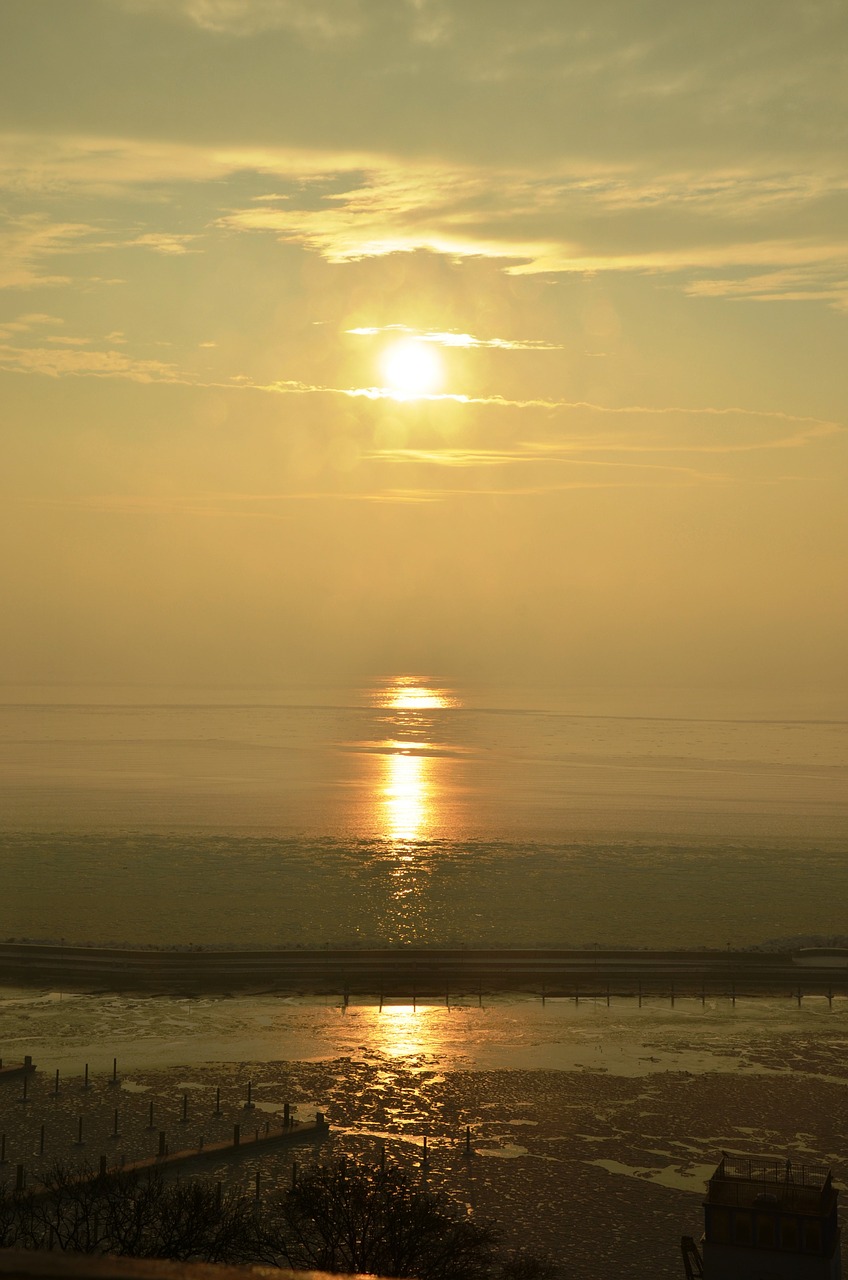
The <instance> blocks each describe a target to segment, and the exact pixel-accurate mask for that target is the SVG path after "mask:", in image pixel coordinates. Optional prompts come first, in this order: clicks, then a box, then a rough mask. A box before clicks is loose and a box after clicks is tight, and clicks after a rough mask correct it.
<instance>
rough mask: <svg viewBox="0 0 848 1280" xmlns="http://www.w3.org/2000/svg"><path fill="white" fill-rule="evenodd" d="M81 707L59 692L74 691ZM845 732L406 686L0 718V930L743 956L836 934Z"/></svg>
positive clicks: (181, 939)
mask: <svg viewBox="0 0 848 1280" xmlns="http://www.w3.org/2000/svg"><path fill="white" fill-rule="evenodd" d="M83 695H84V696H83ZM846 783H848V724H846V723H845V722H839V721H832V722H828V721H823V720H801V719H795V720H774V719H765V718H758V719H748V720H743V719H721V718H706V717H701V718H692V719H681V718H674V717H671V716H656V717H645V716H639V715H627V716H620V715H619V716H614V715H608V714H607V715H593V714H589V713H588V712H586V711H585V710H581V711H580V712H579V713H578V712H576V711H575V710H574V708H573V707H570V706H569V705H568V704H567V703H564V702H563V701H562V700H560V701H559V702H558V703H555V701H554V699H552V698H550V699H546V698H545V697H544V696H539V695H537V696H535V697H533V698H529V697H522V696H521V695H520V694H519V693H518V692H515V693H514V694H513V695H512V696H508V695H507V694H504V693H500V694H499V695H498V696H497V697H492V696H491V695H490V694H487V693H486V692H485V691H480V690H477V691H469V690H463V689H458V688H455V687H451V686H449V685H447V684H446V683H445V682H440V681H436V680H430V679H425V678H417V677H405V678H397V679H392V680H386V681H384V682H380V683H378V684H375V685H374V686H373V687H371V688H368V689H358V690H324V691H320V692H316V691H310V692H309V693H308V694H306V695H304V693H302V692H292V691H279V690H277V691H274V690H270V691H251V692H250V695H249V697H247V696H246V695H245V693H244V691H236V692H235V693H229V694H225V695H222V694H220V693H218V694H217V695H204V694H198V693H197V692H192V693H191V694H186V695H184V696H182V697H179V698H176V699H175V697H174V694H173V692H170V693H169V694H168V695H167V697H165V696H163V697H161V698H156V697H155V696H151V695H150V694H147V693H144V692H142V693H141V694H140V693H139V691H138V690H135V691H132V690H130V691H114V690H85V691H80V690H71V691H64V690H63V691H56V692H55V694H52V695H51V694H48V695H45V693H44V691H40V692H39V693H38V696H37V697H35V696H33V697H31V698H29V699H27V698H26V697H25V696H23V695H20V694H17V695H16V696H15V697H11V696H10V697H9V700H8V701H7V703H6V705H5V706H3V708H2V729H0V812H2V820H1V821H2V827H0V868H2V875H3V882H4V885H5V886H6V887H7V891H6V892H5V893H4V894H3V895H2V899H0V936H7V937H24V936H26V937H38V938H51V939H52V938H65V939H66V940H69V941H70V940H74V941H86V940H91V941H101V942H102V941H130V942H133V943H155V944H175V943H186V944H187V943H194V944H206V945H213V944H218V945H226V944H230V945H236V944H238V945H252V944H253V945H268V944H280V945H288V944H292V945H312V944H325V943H329V944H333V945H337V944H344V943H351V942H360V943H363V944H365V943H380V944H389V945H391V944H403V943H414V942H420V943H425V944H428V945H438V944H441V943H457V942H467V943H469V944H470V945H504V946H515V945H533V944H539V945H546V946H555V945H569V944H572V945H583V944H591V943H593V942H600V943H604V944H610V945H630V946H638V945H649V946H680V945H684V946H685V945H718V946H724V945H725V944H726V943H727V942H730V943H731V944H732V945H745V944H750V943H756V942H760V941H763V940H766V939H773V938H784V937H791V936H807V935H829V934H836V933H839V932H840V931H841V930H842V929H844V919H843V918H842V913H841V911H840V905H839V904H840V903H841V902H844V901H845V900H846V896H848V857H846V833H848V785H846Z"/></svg>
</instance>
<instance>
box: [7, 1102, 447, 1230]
mask: <svg viewBox="0 0 848 1280" xmlns="http://www.w3.org/2000/svg"><path fill="white" fill-rule="evenodd" d="M318 1118H319V1119H321V1120H323V1117H322V1116H320V1113H319V1117H318ZM268 1129H269V1122H267V1121H266V1123H265V1133H266V1134H267V1133H268ZM80 1133H82V1117H80ZM259 1136H260V1131H259V1129H258V1128H257V1129H256V1137H255V1140H256V1141H257V1142H258V1141H259ZM2 1138H3V1153H4V1160H3V1162H4V1163H5V1139H6V1135H5V1134H3V1135H2ZM231 1145H232V1146H233V1147H238V1146H240V1145H241V1129H240V1126H239V1125H237V1124H236V1125H233V1141H232V1144H231ZM41 1150H42V1152H43V1150H44V1126H43V1125H42V1128H41ZM202 1153H203V1139H202V1138H201V1140H200V1146H199V1148H198V1150H197V1152H185V1153H183V1154H184V1155H185V1156H186V1158H187V1159H188V1158H191V1156H192V1155H200V1154H202ZM168 1154H169V1152H168V1142H167V1134H166V1133H165V1132H164V1131H163V1130H160V1132H159V1151H158V1155H157V1157H156V1160H157V1161H158V1160H164V1159H165V1158H166V1157H167V1156H168ZM465 1154H466V1156H470V1155H471V1126H470V1125H466V1126H465ZM429 1161H430V1153H429V1151H428V1148H427V1135H426V1133H425V1134H424V1138H423V1144H422V1148H421V1164H422V1166H424V1167H426V1166H427V1165H428V1164H429ZM154 1164H155V1162H154ZM141 1165H142V1166H143V1167H147V1168H150V1167H153V1166H152V1165H151V1164H150V1163H148V1162H144V1161H142V1162H141ZM132 1167H133V1166H131V1165H130V1166H128V1165H126V1163H125V1161H124V1157H123V1156H122V1157H121V1160H120V1163H119V1164H118V1165H112V1166H111V1167H110V1165H109V1161H108V1157H107V1156H105V1155H101V1156H100V1161H99V1165H98V1169H97V1173H96V1174H94V1175H92V1176H94V1177H99V1178H106V1177H108V1176H109V1175H110V1174H115V1173H122V1172H124V1171H126V1170H128V1169H130V1168H132ZM136 1167H139V1166H136ZM380 1167H381V1169H382V1170H384V1171H385V1168H386V1146H385V1143H383V1145H382V1147H381V1150H380ZM297 1176H298V1164H297V1161H296V1160H292V1172H291V1185H292V1190H294V1188H295V1187H296V1186H297ZM253 1180H254V1188H255V1197H256V1200H257V1201H258V1200H259V1199H260V1196H261V1170H260V1169H256V1171H255V1173H254V1179H253ZM215 1186H216V1198H217V1204H218V1208H220V1207H221V1183H220V1182H217V1183H216V1184H215ZM25 1190H26V1166H25V1165H24V1164H22V1163H20V1164H16V1165H15V1194H16V1195H22V1194H23V1193H24V1191H25Z"/></svg>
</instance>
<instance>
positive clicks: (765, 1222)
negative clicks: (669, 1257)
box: [684, 1155, 842, 1280]
mask: <svg viewBox="0 0 848 1280" xmlns="http://www.w3.org/2000/svg"><path fill="white" fill-rule="evenodd" d="M838 1195H839V1193H838V1192H837V1190H836V1188H835V1187H834V1185H833V1177H832V1175H831V1171H830V1170H829V1169H827V1168H825V1167H824V1166H822V1165H793V1164H792V1163H791V1161H789V1160H785V1161H783V1160H764V1159H759V1158H748V1157H742V1156H729V1155H723V1156H722V1159H721V1162H720V1163H719V1165H718V1167H717V1169H716V1171H715V1173H714V1174H713V1175H712V1177H711V1178H710V1180H709V1183H708V1184H707V1198H706V1200H705V1201H704V1237H703V1242H702V1248H703V1257H702V1258H701V1256H700V1255H699V1254H698V1251H697V1249H695V1247H694V1245H693V1244H692V1242H691V1241H689V1246H690V1248H689V1250H688V1261H687V1245H686V1242H685V1241H684V1263H685V1264H686V1270H687V1274H688V1275H691V1276H697V1275H702V1276H703V1277H704V1280H840V1277H841V1275H842V1269H841V1262H840V1247H839V1223H838V1219H837V1200H838Z"/></svg>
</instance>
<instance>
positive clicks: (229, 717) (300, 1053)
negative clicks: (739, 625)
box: [0, 673, 848, 1280]
mask: <svg viewBox="0 0 848 1280" xmlns="http://www.w3.org/2000/svg"><path fill="white" fill-rule="evenodd" d="M0 702H2V707H0V938H8V939H16V940H24V939H28V940H32V941H36V940H38V941H60V940H64V941H65V942H67V943H96V944H107V943H113V944H114V943H116V944H121V943H125V944H131V945H133V946H138V947H163V946H167V947H219V948H228V947H233V948H235V947H239V948H243V947H268V946H274V947H312V946H319V947H336V946H357V945H359V946H375V945H376V946H384V947H389V948H393V947H399V948H402V947H407V946H421V947H439V946H469V947H474V946H480V947H483V946H485V947H506V948H508V947H528V946H541V947H569V946H578V947H580V946H583V947H589V948H591V947H594V946H601V947H628V948H630V947H648V948H663V947H669V948H678V947H693V948H698V947H709V948H720V949H725V948H731V949H732V948H748V947H766V948H777V947H787V946H792V947H794V946H802V945H816V944H818V945H823V944H834V945H848V936H846V935H848V912H846V905H845V904H846V903H848V785H846V784H847V783H848V717H842V718H840V717H839V716H838V715H835V714H829V713H828V712H829V708H828V706H827V700H826V699H824V700H820V701H819V702H818V703H811V701H810V700H809V699H807V700H805V699H799V700H798V702H797V704H794V705H788V704H786V703H783V704H781V705H780V706H779V707H777V708H775V705H774V703H773V702H772V701H770V700H769V699H764V700H762V701H757V700H749V701H748V702H747V703H746V704H741V703H740V699H739V698H738V697H737V696H730V695H728V696H727V697H724V698H723V697H722V696H720V695H717V694H716V693H715V691H711V692H709V693H707V692H703V693H700V694H698V693H694V694H690V695H688V696H687V697H685V698H683V697H681V695H680V692H679V691H670V692H668V693H666V694H665V695H663V694H662V693H661V692H660V693H658V692H657V691H649V690H643V691H635V692H634V691H632V690H630V691H627V693H626V695H625V694H620V695H619V694H614V692H613V691H610V690H598V691H590V690H585V689H584V690H580V691H570V692H569V691H568V690H566V691H562V690H560V691H552V690H550V689H546V688H541V689H540V688H533V687H531V686H527V687H521V688H518V687H516V688H511V689H503V688H499V689H493V688H490V687H485V686H482V685H471V684H468V683H465V684H463V683H461V682H458V681H452V680H451V679H449V678H447V677H445V676H440V675H438V674H434V673H418V674H416V673H413V674H408V673H401V674H394V673H389V674H387V675H385V676H382V677H380V678H375V679H373V680H369V681H364V682H362V683H361V684H359V685H350V686H345V687H334V688H326V687H325V688H317V687H309V688H306V687H297V688H293V687H276V688H266V687H262V688H259V687H256V688H249V689H245V688H237V689H236V688H233V689H199V688H191V689H186V688H179V689H176V688H140V687H132V688H117V687H107V686H86V687H83V686H76V687H60V686H53V687H49V688H47V687H40V688H21V687H14V688H13V687H11V686H7V687H6V689H5V691H4V690H0ZM846 1043H848V998H846V997H845V996H843V995H842V994H841V991H840V990H837V991H836V993H835V994H834V995H833V997H832V998H831V999H828V998H827V997H826V996H824V995H818V996H808V995H802V994H801V993H800V992H797V993H796V992H794V991H786V992H784V993H776V994H773V995H770V996H768V997H759V998H752V997H749V996H745V995H744V994H740V995H739V996H738V997H737V998H735V999H732V998H731V997H730V996H710V997H706V996H704V997H702V998H701V999H693V998H691V997H686V998H679V997H678V998H677V999H676V1000H675V999H673V998H671V999H669V997H668V996H662V995H661V994H652V995H651V996H646V997H645V999H644V1000H639V1001H637V1000H636V998H635V997H634V998H625V997H616V996H613V997H612V998H609V997H607V998H603V997H602V996H599V995H594V996H591V997H589V996H585V997H582V998H578V999H567V1000H566V999H550V998H543V997H542V996H541V995H540V993H535V994H534V993H531V992H528V993H524V994H521V993H513V994H511V995H502V994H498V993H497V992H478V993H474V994H471V995H469V994H468V993H461V992H455V993H448V992H446V993H445V995H444V998H443V999H433V998H432V997H431V998H430V999H429V1000H425V1001H422V1000H415V999H414V998H410V999H395V1000H392V1001H385V1002H381V1001H380V1000H379V999H378V997H377V996H376V995H375V996H373V997H370V996H368V995H360V996H357V997H356V998H353V999H351V1000H349V1001H348V1000H345V999H344V998H343V997H342V995H341V993H340V994H339V995H338V996H333V995H322V996H317V995H309V994H299V995H291V994H283V993H276V992H256V993H252V994H247V993H244V992H239V991H233V992H222V993H220V994H218V995H216V996H211V995H203V996H195V997H189V996H185V995H182V996H173V995H168V994H167V993H162V994H157V995H155V996H140V995H138V994H132V993H122V992H119V991H98V990H91V991H72V992H69V991H65V990H62V989H61V984H58V989H46V988H45V989H38V988H21V989H13V988H5V989H4V988H0V1055H2V1056H3V1058H4V1060H5V1061H6V1062H9V1061H14V1060H16V1059H17V1060H19V1059H21V1058H22V1057H23V1055H24V1054H25V1053H30V1054H32V1055H33V1057H34V1059H35V1061H36V1063H37V1065H38V1071H37V1072H36V1075H35V1077H34V1079H33V1084H32V1086H31V1096H30V1102H31V1105H30V1106H29V1107H21V1106H20V1104H19V1100H18V1098H17V1093H15V1095H14V1096H13V1095H12V1093H11V1092H10V1086H9V1085H8V1084H7V1083H4V1085H3V1087H2V1089H0V1129H2V1131H3V1133H4V1134H5V1135H6V1138H5V1141H6V1148H5V1150H6V1158H7V1161H8V1162H9V1163H8V1165H7V1171H8V1170H9V1169H12V1168H14V1167H15V1166H16V1164H17V1163H18V1162H20V1163H23V1164H25V1166H26V1169H27V1170H28V1172H27V1177H31V1178H35V1179H37V1178H38V1176H39V1172H40V1170H41V1166H42V1165H43V1164H45V1162H47V1163H49V1162H50V1161H51V1160H54V1159H56V1158H59V1159H62V1160H66V1161H69V1160H70V1161H76V1162H79V1161H81V1160H85V1159H86V1158H88V1159H93V1158H94V1155H96V1153H97V1152H100V1153H101V1154H102V1153H103V1152H106V1154H107V1156H108V1158H109V1159H113V1158H118V1155H119V1154H120V1155H121V1156H126V1158H127V1159H136V1158H141V1157H144V1156H149V1155H152V1154H155V1143H156V1141H157V1140H158V1133H159V1132H160V1131H166V1132H167V1133H168V1135H169V1138H168V1140H169V1142H170V1141H174V1142H176V1141H179V1142H180V1143H181V1144H188V1145H191V1144H197V1143H199V1142H201V1141H203V1140H207V1141H208V1140H210V1139H216V1140H217V1139H220V1138H223V1137H226V1136H227V1133H231V1132H232V1125H233V1123H240V1124H242V1125H244V1124H247V1122H248V1121H247V1116H248V1113H247V1112H246V1111H245V1110H244V1099H245V1095H246V1090H247V1088H248V1085H250V1087H251V1088H252V1090H253V1098H254V1100H255V1107H254V1110H253V1111H252V1112H251V1113H249V1115H250V1123H251V1124H252V1123H254V1122H255V1123H256V1124H257V1126H258V1125H261V1124H262V1123H274V1122H276V1121H277V1120H278V1119H279V1117H280V1116H281V1114H282V1111H283V1107H284V1105H285V1104H286V1103H289V1104H290V1105H291V1107H292V1108H293V1114H295V1115H297V1116H298V1117H299V1118H309V1117H310V1116H311V1115H313V1114H314V1113H315V1111H316V1110H321V1111H322V1112H324V1113H325V1114H326V1115H327V1116H328V1118H329V1120H330V1125H331V1129H330V1137H329V1138H328V1139H327V1140H326V1142H325V1143H324V1144H323V1145H322V1146H320V1147H319V1148H318V1149H316V1150H314V1151H309V1150H301V1149H298V1153H297V1157H296V1158H297V1160H298V1161H303V1160H310V1159H315V1160H324V1159H327V1158H328V1157H329V1156H331V1155H339V1154H344V1155H346V1156H349V1157H351V1156H352V1157H354V1158H357V1159H362V1160H365V1161H377V1160H380V1159H383V1158H385V1157H384V1156H383V1152H384V1151H385V1152H387V1158H388V1159H390V1160H396V1161H398V1162H400V1163H403V1164H404V1166H405V1167H406V1168H407V1169H408V1170H410V1172H411V1173H412V1174H413V1175H414V1176H415V1177H420V1178H421V1179H422V1183H423V1184H425V1185H427V1186H428V1187H429V1188H430V1189H432V1190H435V1191H438V1192H444V1193H445V1194H446V1195H447V1196H448V1197H449V1198H450V1199H451V1201H452V1202H453V1203H454V1205H455V1207H456V1211H457V1212H460V1213H466V1212H467V1213H471V1214H472V1215H475V1216H477V1217H480V1218H484V1219H487V1220H491V1221H494V1222H495V1223H496V1224H497V1226H498V1230H499V1231H500V1232H501V1234H502V1236H503V1238H504V1240H505V1243H506V1245H507V1246H509V1247H523V1246H526V1245H527V1244H528V1242H529V1243H530V1244H532V1245H533V1246H534V1247H538V1248H539V1249H541V1250H543V1251H544V1252H545V1253H547V1254H548V1255H549V1256H551V1257H553V1258H555V1259H556V1260H558V1261H559V1262H561V1263H562V1272H563V1274H566V1275H568V1276H570V1277H572V1280H584V1278H585V1280H595V1277H599V1276H600V1275H617V1276H621V1277H622V1278H623V1280H648V1278H649V1277H650V1280H658V1278H659V1280H666V1278H667V1280H673V1278H674V1277H679V1276H680V1275H682V1274H683V1265H682V1257H681V1252H680V1237H681V1235H692V1236H693V1237H695V1238H697V1237H698V1236H699V1235H700V1232H701V1228H702V1209H701V1201H702V1198H703V1190H704V1183H705V1179H707V1178H708V1177H709V1175H710V1172H711V1171H712V1169H714V1168H715V1165H716V1162H717V1161H718V1159H719V1158H720V1156H721V1153H722V1151H728V1152H730V1153H732V1154H738V1155H747V1156H751V1155H753V1156H766V1157H768V1158H773V1159H774V1160H775V1161H776V1162H777V1163H776V1165H775V1168H779V1169H780V1170H784V1169H785V1161H786V1160H787V1159H789V1160H790V1161H791V1162H792V1167H793V1168H796V1169H797V1168H800V1167H801V1166H806V1165H815V1166H819V1165H825V1166H827V1167H829V1168H832V1169H833V1171H834V1175H835V1177H836V1179H837V1185H839V1186H842V1185H844V1184H845V1182H846V1181H848V1156H846V1135H848V1065H846V1058H845V1052H844V1050H845V1045H846ZM115 1064H117V1065H115ZM89 1071H90V1073H91V1075H90V1080H89V1076H88V1074H87V1073H88V1072H89ZM84 1072H85V1073H86V1075H85V1077H84V1074H83V1073H84ZM115 1072H116V1073H117V1084H118V1088H115V1087H114V1086H113V1085H112V1084H111V1081H112V1075H113V1073H115ZM54 1073H59V1075H60V1076H61V1081H62V1084H61V1088H60V1090H59V1092H58V1093H56V1092H55V1088H54V1079H55V1080H58V1078H59V1077H58V1076H55V1074H54ZM84 1079H85V1081H86V1082H87V1083H89V1087H88V1088H85V1087H84V1084H83V1080H84ZM216 1097H220V1098H221V1099H222V1103H221V1110H220V1111H219V1110H218V1109H217V1108H216V1105H215V1102H214V1099H215V1098H216ZM186 1107H189V1119H188V1120H186V1119H185V1115H186V1110H185V1109H186ZM150 1108H154V1109H155V1114H156V1124H155V1126H154V1128H153V1129H151V1128H150V1120H149V1117H150V1116H152V1114H153V1113H152V1111H150V1110H149V1109H150ZM118 1118H120V1138H119V1137H118V1136H116V1130H117V1128H118ZM83 1121H84V1124H85V1132H86V1142H87V1145H83V1146H80V1145H79V1143H78V1141H77V1138H78V1134H79V1125H80V1124H81V1123H82V1122H83ZM42 1126H44V1127H42ZM216 1126H217V1128H216ZM45 1133H46V1139H45V1136H44V1135H45ZM425 1142H426V1143H428V1144H429V1146H428V1147H427V1151H429V1156H427V1158H426V1159H425V1155H426V1152H425ZM45 1143H46V1145H45ZM151 1144H153V1145H151ZM42 1148H43V1149H44V1154H43V1155H42V1154H41V1151H42ZM213 1173H214V1176H215V1177H218V1178H226V1179H227V1180H233V1179H236V1180H238V1179H241V1181H242V1184H243V1185H244V1187H245V1188H250V1187H252V1186H253V1185H254V1179H255V1178H256V1177H257V1176H259V1177H261V1179H262V1185H263V1187H266V1188H270V1189H273V1188H275V1187H277V1188H280V1187H285V1186H286V1185H289V1184H290V1180H291V1177H292V1176H293V1169H292V1167H291V1156H290V1155H289V1156H287V1157H283V1156H278V1157H270V1156H269V1157H263V1158H259V1157H257V1158H255V1159H254V1158H251V1157H250V1153H249V1151H248V1153H247V1155H246V1156H245V1158H244V1159H240V1160H239V1161H235V1162H230V1163H229V1164H228V1165H226V1166H222V1167H221V1168H220V1169H216V1170H214V1171H213ZM799 1176H800V1175H799ZM0 1182H2V1171H0ZM257 1185H258V1184H257ZM843 1235H846V1233H844V1232H843ZM846 1261H848V1259H846Z"/></svg>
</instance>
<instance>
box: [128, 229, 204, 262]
mask: <svg viewBox="0 0 848 1280" xmlns="http://www.w3.org/2000/svg"><path fill="white" fill-rule="evenodd" d="M196 239H197V236H195V235H174V234H173V233H169V232H164V231H146V232H145V233H144V235H140V236H135V237H134V238H133V239H132V240H127V241H125V243H126V244H127V245H137V246H138V247H139V248H141V249H152V250H153V251H154V253H164V254H167V255H168V256H169V257H179V256H180V255H182V254H184V253H196V252H197V250H195V249H191V248H190V247H189V246H190V245H191V243H192V241H193V240H196Z"/></svg>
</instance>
